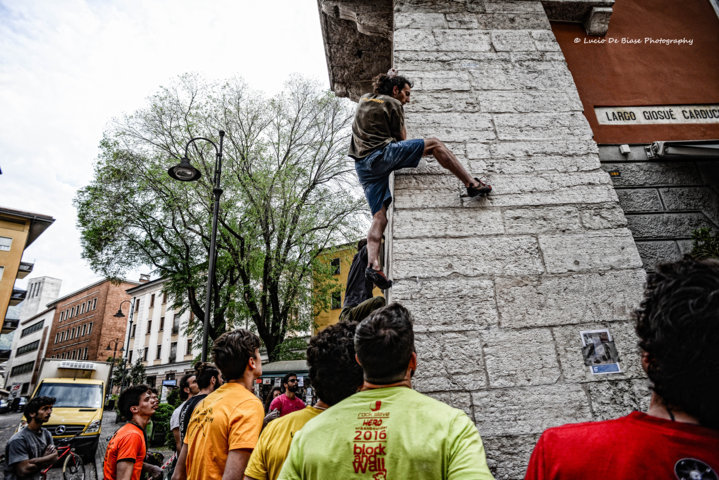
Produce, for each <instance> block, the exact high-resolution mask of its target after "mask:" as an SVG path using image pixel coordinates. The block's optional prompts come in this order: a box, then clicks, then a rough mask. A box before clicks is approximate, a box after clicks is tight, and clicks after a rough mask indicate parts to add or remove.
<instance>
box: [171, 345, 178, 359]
mask: <svg viewBox="0 0 719 480" xmlns="http://www.w3.org/2000/svg"><path fill="white" fill-rule="evenodd" d="M176 359H177V342H172V343H171V344H170V363H175V360H176Z"/></svg>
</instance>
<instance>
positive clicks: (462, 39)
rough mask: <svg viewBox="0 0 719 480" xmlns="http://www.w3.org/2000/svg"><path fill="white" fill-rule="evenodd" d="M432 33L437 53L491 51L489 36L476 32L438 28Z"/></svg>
mask: <svg viewBox="0 0 719 480" xmlns="http://www.w3.org/2000/svg"><path fill="white" fill-rule="evenodd" d="M433 33H434V37H435V39H436V41H437V48H436V49H437V50H439V51H454V50H461V51H464V52H489V51H491V50H492V43H491V41H490V37H489V34H487V33H483V32H479V31H477V30H457V29H449V30H445V29H439V28H438V29H434V30H433ZM417 50H419V49H417Z"/></svg>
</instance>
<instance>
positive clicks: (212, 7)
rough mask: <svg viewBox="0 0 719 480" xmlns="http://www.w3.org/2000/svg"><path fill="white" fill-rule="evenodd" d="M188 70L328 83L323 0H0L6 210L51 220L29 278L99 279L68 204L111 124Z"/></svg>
mask: <svg viewBox="0 0 719 480" xmlns="http://www.w3.org/2000/svg"><path fill="white" fill-rule="evenodd" d="M184 72H198V73H200V74H201V75H202V76H203V77H205V78H206V79H217V78H227V77H231V76H241V77H243V78H244V79H245V80H246V81H247V82H248V84H249V86H250V87H252V88H254V89H258V90H264V91H265V92H267V93H272V92H275V91H278V90H280V89H281V88H282V84H283V82H284V81H285V80H286V79H287V78H288V76H289V75H290V74H292V73H300V74H302V75H304V76H306V77H309V78H314V79H317V80H319V81H321V82H322V84H323V85H324V86H326V87H327V88H329V82H328V79H327V67H326V64H325V56H324V48H323V44H322V34H321V29H320V24H319V14H318V10H317V2H316V0H282V1H280V0H263V1H262V2H257V1H250V0H202V1H199V0H144V1H143V0H88V1H84V0H0V168H2V175H0V206H3V207H7V208H13V209H17V210H25V211H30V212H34V213H41V214H46V215H51V216H53V217H55V219H56V221H55V223H54V224H53V225H52V226H51V227H50V228H49V229H47V230H46V231H45V233H44V234H43V235H41V236H40V237H39V238H38V239H37V240H36V241H35V243H33V244H32V245H31V246H30V247H29V248H28V249H27V250H26V251H25V255H24V257H23V259H24V260H26V261H33V262H35V269H34V270H33V273H32V274H31V275H30V276H29V277H28V278H32V277H38V276H44V275H47V276H51V277H56V278H60V279H62V280H63V285H62V290H61V294H63V295H64V294H66V293H70V292H72V291H74V290H77V289H79V288H82V287H83V286H85V285H87V284H89V283H91V282H93V281H95V280H96V279H98V278H99V277H98V276H96V275H95V274H94V273H93V272H92V271H91V270H90V268H89V266H88V264H87V263H86V262H85V261H84V260H83V259H82V258H81V256H80V253H81V248H80V239H79V234H78V231H77V229H76V226H75V223H76V215H75V209H74V207H73V206H72V199H73V197H74V196H75V192H76V191H77V190H78V188H80V187H82V186H84V185H86V184H87V183H88V182H89V180H90V178H91V175H92V170H93V165H94V162H95V159H96V156H97V153H98V149H97V145H98V143H99V141H100V138H101V136H102V132H103V130H105V128H106V127H107V125H108V122H109V121H110V120H111V119H112V118H113V117H118V116H120V115H122V114H123V113H131V112H133V111H134V110H136V109H137V108H139V107H141V106H143V105H144V104H145V101H146V98H147V97H148V96H149V95H150V94H152V93H153V92H155V91H156V90H157V89H158V87H159V86H160V85H164V84H167V83H168V82H169V81H170V80H171V79H173V78H174V77H176V76H177V75H179V74H181V73H184ZM136 276H137V272H133V274H132V275H131V277H136ZM131 279H132V280H137V279H136V278H131ZM25 282H26V280H19V281H18V282H17V283H16V285H17V286H20V287H24V285H25Z"/></svg>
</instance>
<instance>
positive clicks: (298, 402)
mask: <svg viewBox="0 0 719 480" xmlns="http://www.w3.org/2000/svg"><path fill="white" fill-rule="evenodd" d="M282 389H283V390H284V393H283V394H282V395H278V396H277V398H275V399H274V400H272V403H270V413H272V412H273V411H275V410H277V411H278V412H279V415H278V416H280V417H284V416H285V415H287V414H289V413H292V412H296V411H298V410H302V409H303V408H305V402H303V401H302V399H301V398H299V397H298V396H297V395H295V393H296V392H297V390H298V389H299V384H298V381H297V374H296V373H288V374H286V375H285V376H284V377H283V378H282Z"/></svg>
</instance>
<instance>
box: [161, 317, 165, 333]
mask: <svg viewBox="0 0 719 480" xmlns="http://www.w3.org/2000/svg"><path fill="white" fill-rule="evenodd" d="M164 329H165V317H160V331H162V330H164Z"/></svg>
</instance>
